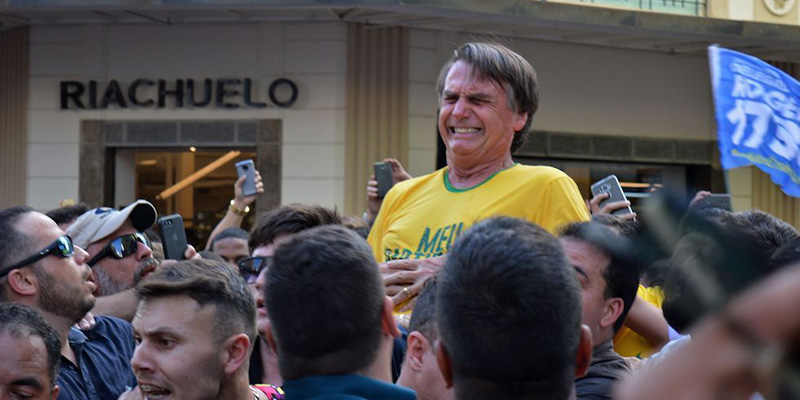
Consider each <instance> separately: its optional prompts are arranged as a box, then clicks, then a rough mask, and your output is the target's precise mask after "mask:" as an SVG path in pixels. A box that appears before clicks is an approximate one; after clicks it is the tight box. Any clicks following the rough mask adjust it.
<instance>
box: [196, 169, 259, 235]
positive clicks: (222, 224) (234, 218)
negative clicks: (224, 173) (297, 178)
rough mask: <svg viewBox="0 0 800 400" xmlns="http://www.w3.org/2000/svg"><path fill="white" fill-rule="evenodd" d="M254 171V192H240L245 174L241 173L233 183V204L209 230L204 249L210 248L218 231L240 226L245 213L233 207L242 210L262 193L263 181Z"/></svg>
mask: <svg viewBox="0 0 800 400" xmlns="http://www.w3.org/2000/svg"><path fill="white" fill-rule="evenodd" d="M255 172H256V194H254V195H252V196H246V197H245V195H244V194H242V185H244V181H245V178H246V177H245V176H244V175H242V176H241V177H239V179H238V180H237V181H236V183H234V184H233V193H234V195H233V205H232V206H231V207H228V211H227V212H225V216H224V217H222V219H221V220H220V221H219V223H218V224H217V226H215V227H214V230H213V231H211V234H210V235H209V236H208V242H206V250H211V242H213V241H214V238H215V237H216V236H217V235H219V233H220V232H222V231H224V230H225V229H228V228H238V227H240V226H242V221H243V220H244V217H245V215H241V214H237V213H236V212H234V208H235V209H237V210H244V209H246V208H247V207H250V204H253V202H254V201H256V199H257V198H258V195H260V194H261V193H264V183H263V182H261V174H260V173H259V172H258V171H255Z"/></svg>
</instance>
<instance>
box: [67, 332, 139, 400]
mask: <svg viewBox="0 0 800 400" xmlns="http://www.w3.org/2000/svg"><path fill="white" fill-rule="evenodd" d="M95 321H96V322H97V324H96V325H95V326H94V328H92V329H90V330H88V331H86V332H82V331H80V330H78V329H75V328H72V329H71V330H70V331H69V337H68V340H69V346H70V347H71V348H72V351H73V352H74V353H75V358H76V359H77V360H78V365H75V364H73V363H72V362H71V361H69V360H67V359H66V358H64V356H62V357H61V369H60V371H59V372H58V379H57V380H56V383H57V384H58V386H59V387H60V388H61V391H60V392H59V393H58V400H109V399H112V400H113V399H116V398H117V397H119V396H120V395H121V394H122V392H124V391H125V390H127V389H130V388H132V387H134V386H136V378H135V377H134V376H133V372H132V371H131V358H133V351H134V349H135V347H136V341H135V340H134V339H133V328H132V327H131V324H130V323H128V322H127V321H124V320H121V319H119V318H113V317H95Z"/></svg>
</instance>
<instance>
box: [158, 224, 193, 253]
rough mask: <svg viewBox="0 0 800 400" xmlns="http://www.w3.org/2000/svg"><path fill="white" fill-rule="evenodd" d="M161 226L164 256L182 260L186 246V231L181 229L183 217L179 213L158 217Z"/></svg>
mask: <svg viewBox="0 0 800 400" xmlns="http://www.w3.org/2000/svg"><path fill="white" fill-rule="evenodd" d="M158 226H159V227H160V228H161V244H162V245H163V246H164V258H166V259H169V260H183V259H184V258H185V257H184V253H186V247H187V246H188V245H189V243H187V241H186V231H185V230H184V229H183V218H182V217H181V216H180V214H172V215H167V216H166V217H161V218H159V219H158Z"/></svg>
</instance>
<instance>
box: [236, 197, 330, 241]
mask: <svg viewBox="0 0 800 400" xmlns="http://www.w3.org/2000/svg"><path fill="white" fill-rule="evenodd" d="M341 223H342V217H341V216H340V215H339V213H337V212H336V210H331V209H329V208H325V207H322V206H317V205H307V204H297V203H295V204H289V205H285V206H281V207H278V208H276V209H274V210H271V211H269V212H267V213H266V214H264V215H262V216H260V217H258V221H257V222H256V224H255V225H254V226H253V229H251V230H250V240H249V241H248V246H249V247H250V251H253V250H255V249H256V248H257V247H260V246H266V245H268V244H270V243H273V242H274V241H275V239H277V238H278V237H279V236H283V235H290V234H294V233H298V232H301V231H304V230H306V229H310V228H313V227H316V226H322V225H329V224H341Z"/></svg>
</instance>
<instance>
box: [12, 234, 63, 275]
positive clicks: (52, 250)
mask: <svg viewBox="0 0 800 400" xmlns="http://www.w3.org/2000/svg"><path fill="white" fill-rule="evenodd" d="M51 254H52V255H54V256H58V257H60V258H67V257H71V256H72V255H73V254H75V246H74V245H73V244H72V238H70V237H69V236H67V235H64V236H61V237H59V238H58V239H56V240H55V241H54V242H53V243H50V245H49V246H47V247H45V248H44V249H42V250H40V251H39V252H38V253H36V254H34V255H32V256H29V257H26V258H25V259H23V260H22V261H20V262H18V263H16V264H14V265H11V266H9V267H6V268H4V269H3V270H2V271H0V278H2V277H4V276H6V275H8V273H9V272H11V271H12V270H15V269H17V268H22V267H24V266H26V265H30V264H33V263H35V262H36V261H39V260H41V259H43V258H45V257H47V256H49V255H51Z"/></svg>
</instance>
